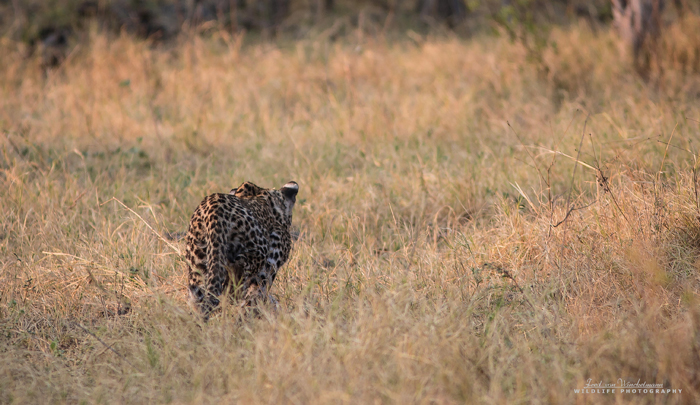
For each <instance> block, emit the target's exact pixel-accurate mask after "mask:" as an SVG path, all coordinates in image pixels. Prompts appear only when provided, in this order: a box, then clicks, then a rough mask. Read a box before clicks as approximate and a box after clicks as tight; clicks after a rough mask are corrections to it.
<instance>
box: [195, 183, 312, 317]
mask: <svg viewBox="0 0 700 405" xmlns="http://www.w3.org/2000/svg"><path fill="white" fill-rule="evenodd" d="M298 192H299V185H298V184H297V182H295V181H289V182H287V183H286V184H285V185H284V186H282V187H280V188H279V189H274V188H270V189H268V188H262V187H259V186H257V185H255V184H254V183H251V182H249V181H246V182H244V183H243V184H241V185H240V186H238V187H237V188H234V189H232V190H231V191H230V192H229V193H228V194H223V193H215V194H211V195H209V196H207V197H206V198H204V200H202V202H201V203H200V204H199V206H197V208H196V209H195V211H194V213H193V214H192V218H191V220H190V224H189V228H188V231H187V235H186V237H185V243H186V249H185V259H186V260H185V261H186V263H187V272H188V288H189V296H190V302H191V304H192V305H193V306H194V308H195V309H196V310H197V311H198V312H199V313H200V315H201V316H202V317H203V318H204V319H205V320H208V319H209V316H210V315H211V314H212V313H213V312H214V311H215V310H216V309H217V308H218V307H219V306H220V303H221V299H222V296H225V297H228V298H230V299H231V301H230V302H234V303H237V304H238V305H239V306H241V307H255V306H257V304H260V303H264V302H270V303H272V304H273V305H274V306H275V307H276V306H277V305H278V304H277V301H276V300H275V299H274V297H273V296H272V295H271V294H270V288H271V287H272V283H273V282H274V281H275V276H276V275H277V272H278V271H279V269H280V267H282V266H283V265H284V264H285V263H286V262H287V260H288V259H289V255H290V251H291V247H292V237H291V226H292V210H293V208H294V204H295V203H296V196H297V193H298Z"/></svg>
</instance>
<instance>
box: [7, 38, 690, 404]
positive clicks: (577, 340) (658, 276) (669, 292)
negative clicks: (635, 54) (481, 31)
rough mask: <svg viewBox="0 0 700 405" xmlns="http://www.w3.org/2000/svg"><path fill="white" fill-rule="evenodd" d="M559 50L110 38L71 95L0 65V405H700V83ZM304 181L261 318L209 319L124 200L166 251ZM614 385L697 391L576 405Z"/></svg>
mask: <svg viewBox="0 0 700 405" xmlns="http://www.w3.org/2000/svg"><path fill="white" fill-rule="evenodd" d="M553 35H555V36H556V40H557V50H556V52H551V53H547V54H546V55H544V56H545V58H544V60H545V63H547V64H548V72H549V76H548V77H547V78H543V77H541V75H540V74H539V73H538V71H539V70H538V69H537V68H536V67H533V66H531V65H529V64H528V63H527V61H526V53H525V51H524V50H523V49H522V48H521V47H519V46H518V45H514V44H511V43H509V42H508V41H506V40H504V39H497V38H478V39H475V40H473V41H470V42H463V41H458V40H453V39H440V38H432V39H431V38H428V39H426V40H425V41H424V42H421V43H419V44H418V43H416V41H417V38H414V39H413V40H412V42H409V41H406V42H399V43H395V44H387V43H386V42H384V41H382V40H377V39H371V38H362V42H361V43H354V44H345V45H335V44H330V43H327V42H324V41H317V42H314V41H307V42H299V43H296V44H294V45H288V46H278V47H276V46H272V45H251V46H247V47H244V48H243V49H241V47H240V41H239V40H238V39H237V38H230V37H228V36H226V35H225V34H221V36H220V37H216V38H214V39H210V40H202V39H200V38H196V37H195V38H189V39H185V40H183V41H182V43H181V44H180V45H179V46H178V47H176V48H174V49H172V50H154V49H152V48H151V47H150V46H149V44H148V43H144V42H138V41H134V40H132V39H129V38H125V37H123V38H115V39H111V40H108V39H107V38H105V37H104V36H102V35H98V34H93V35H92V36H91V40H90V43H89V44H85V45H83V47H82V48H80V49H78V50H77V51H76V52H74V53H73V54H72V55H71V56H70V57H69V59H68V61H67V63H66V64H65V65H63V66H62V67H61V68H60V69H59V70H57V71H54V72H50V73H49V74H48V76H44V75H43V73H42V72H41V71H40V70H39V68H38V66H39V62H38V61H36V60H23V59H22V58H20V55H21V53H22V50H21V49H18V45H16V44H14V43H8V42H5V43H2V44H1V45H0V47H1V48H2V52H3V54H4V55H5V57H3V58H1V59H0V88H1V90H0V92H1V93H0V95H1V97H0V127H1V129H2V130H3V135H2V138H0V139H2V141H1V150H0V152H1V157H0V169H1V171H0V188H1V189H2V190H3V191H2V193H0V215H1V216H2V217H1V218H0V285H1V286H2V287H1V288H0V294H1V296H0V333H1V336H2V337H1V338H0V364H2V366H1V367H0V402H1V403H10V402H11V403H33V402H69V403H75V402H83V401H85V402H88V403H100V402H103V403H122V402H123V403H134V402H135V403H147V402H148V403H150V402H156V403H162V402H175V403H188V402H192V403H202V402H204V403H212V402H222V401H223V402H240V403H373V402H374V403H429V402H438V403H473V402H482V403H573V402H577V403H600V402H642V403H656V402H661V403H693V402H695V401H696V400H697V399H698V398H699V397H700V374H698V370H700V352H699V350H700V308H699V307H698V303H699V301H698V299H699V298H700V297H699V296H698V294H699V293H700V278H699V277H698V274H699V269H700V221H699V220H698V218H699V216H700V211H699V208H698V195H697V192H696V183H695V182H694V180H695V176H694V175H693V174H694V173H695V169H697V166H698V165H697V162H696V158H697V147H698V145H697V142H698V139H699V138H698V134H699V128H700V123H698V121H697V120H698V119H700V107H699V106H700V104H699V103H698V102H697V101H698V89H700V87H698V85H699V84H700V77H698V75H697V73H694V72H692V71H684V70H683V69H684V68H683V67H681V68H675V67H674V66H673V64H671V63H669V64H668V66H667V67H666V68H665V70H664V71H663V72H662V73H660V75H661V76H659V80H658V81H657V82H656V84H651V85H649V84H645V83H644V82H642V81H641V80H639V79H638V78H637V77H636V76H634V75H633V74H631V73H629V71H630V68H629V66H630V64H629V63H628V61H625V60H624V59H623V60H620V58H619V55H618V53H619V48H618V46H617V43H616V40H615V39H614V37H613V36H612V34H610V33H602V34H599V35H598V36H594V35H592V34H591V33H590V32H589V31H588V30H586V29H585V28H575V29H572V30H570V31H555V32H554V33H553ZM676 35H683V32H682V31H677V32H676ZM686 39H687V38H686ZM688 46H695V45H693V44H690V45H688ZM678 52H681V51H678ZM8 56H9V57H8ZM681 77H682V78H683V80H679V78H681ZM664 78H668V79H667V80H666V79H664ZM587 116H588V118H587ZM686 117H687V118H686ZM507 122H509V123H510V125H511V126H512V129H511V128H509V125H508V124H507ZM584 127H585V129H584ZM667 144H668V145H670V146H668V147H667ZM580 145H582V147H581V146H580ZM558 152H562V153H563V154H561V153H558ZM564 154H565V155H564ZM567 156H568V157H567ZM577 157H578V160H579V161H580V162H581V163H580V164H575V160H576V158H577ZM574 173H575V174H574ZM290 179H293V180H296V181H297V182H299V184H300V187H301V190H300V194H299V196H298V205H297V207H296V209H295V216H294V224H295V227H297V228H298V230H299V232H300V237H299V240H298V241H297V242H296V244H295V248H294V252H293V255H292V257H291V259H290V262H289V263H288V264H287V265H286V266H285V267H284V268H283V270H282V272H281V274H280V275H279V276H278V281H277V282H276V284H275V286H274V288H273V292H274V293H275V294H276V295H277V297H278V298H279V300H280V303H281V308H280V310H279V312H278V313H267V312H266V313H265V315H264V316H262V317H261V318H259V319H243V320H240V318H239V317H237V316H236V315H235V314H232V313H231V309H230V308H231V307H228V309H227V308H226V307H225V308H224V311H223V313H221V314H220V315H218V316H215V317H214V318H213V319H212V320H211V321H210V322H209V323H208V324H202V323H201V322H200V321H198V319H197V318H196V317H195V316H193V315H192V313H191V311H190V309H189V308H188V306H187V303H186V300H185V298H186V292H185V289H186V287H185V277H184V273H185V269H184V266H183V263H182V260H181V259H180V258H179V257H178V255H177V254H176V253H174V249H172V248H170V247H169V246H168V245H167V244H166V243H164V241H162V240H161V239H160V238H158V236H156V235H155V234H154V233H152V232H151V231H150V230H149V228H148V227H147V226H146V224H144V222H143V221H142V220H141V219H139V218H138V217H137V216H136V215H134V214H133V213H132V212H130V211H128V210H126V209H124V208H123V207H122V206H121V205H119V204H118V203H117V202H115V201H109V200H110V199H112V197H116V198H117V199H119V200H120V201H123V202H124V203H125V204H126V205H127V206H129V207H131V208H133V210H134V212H135V213H138V215H140V216H141V217H142V218H143V220H144V221H146V222H147V223H148V224H149V225H150V226H152V227H153V228H154V229H156V230H157V231H158V232H160V233H162V234H166V233H168V232H182V231H184V230H185V229H186V227H187V223H188V219H189V216H190V215H191V212H192V211H193V209H194V207H195V206H196V205H197V204H198V203H199V201H200V200H201V199H202V198H203V197H204V196H205V195H207V194H209V193H212V192H217V191H227V190H229V189H230V188H231V187H233V186H236V185H238V184H239V183H241V182H242V181H244V180H252V181H255V182H256V183H258V184H260V185H263V186H280V185H281V184H283V183H284V182H285V181H287V180H290ZM572 209H573V210H572ZM567 212H570V214H569V215H568V217H567V219H566V221H564V222H562V223H561V224H560V225H559V226H557V227H553V226H552V225H554V224H557V223H558V222H560V221H561V220H562V219H563V218H565V216H566V214H567ZM176 245H177V246H175V247H176V248H180V249H181V242H176ZM618 378H623V379H626V380H627V381H635V382H636V381H637V380H638V379H639V380H641V381H642V382H644V381H646V382H649V383H661V384H663V385H664V387H665V388H674V389H682V390H683V391H682V394H667V395H663V394H658V395H646V396H645V395H639V394H619V393H618V394H614V395H613V394H609V395H600V394H597V395H592V394H588V395H585V396H583V395H582V394H576V393H575V392H574V389H576V388H581V387H583V386H584V384H585V381H587V380H588V379H592V380H593V381H594V382H598V381H603V382H607V383H614V382H616V381H617V379H618Z"/></svg>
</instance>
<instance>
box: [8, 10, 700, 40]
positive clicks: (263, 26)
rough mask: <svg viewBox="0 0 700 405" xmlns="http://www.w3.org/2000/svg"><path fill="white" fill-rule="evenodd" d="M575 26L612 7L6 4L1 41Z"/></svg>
mask: <svg viewBox="0 0 700 405" xmlns="http://www.w3.org/2000/svg"><path fill="white" fill-rule="evenodd" d="M689 1H691V2H692V0H689ZM690 7H691V8H692V6H690ZM695 8H697V7H695ZM577 19H586V20H588V21H589V22H590V23H591V25H592V26H593V27H594V29H595V28H597V27H598V26H599V25H601V24H607V23H608V22H609V21H610V20H611V19H612V10H611V3H610V1H606V0H592V1H585V0H512V1H509V0H357V1H351V0H22V1H20V0H0V34H2V35H3V36H4V37H9V38H11V39H14V40H18V41H23V42H26V43H27V44H29V45H30V47H31V48H35V47H36V46H37V45H39V44H43V45H44V46H53V47H69V46H70V45H71V44H72V43H75V42H77V41H79V39H80V37H81V34H82V33H84V32H86V31H87V30H88V29H89V28H90V27H91V26H97V27H99V28H101V29H103V30H105V31H109V32H114V33H119V32H121V31H126V32H128V33H130V34H133V35H136V36H139V37H143V38H149V39H151V40H153V41H167V40H169V39H173V38H175V37H177V36H178V35H179V34H181V33H182V32H187V31H191V30H197V31H198V32H200V33H202V32H206V31H207V30H212V29H219V30H220V29H226V30H230V31H232V32H240V31H243V30H245V31H246V32H248V33H259V34H260V35H261V36H263V37H270V36H280V34H282V35H284V37H285V38H292V39H301V38H304V37H306V36H308V35H310V34H313V33H314V32H319V31H322V32H325V33H326V34H327V35H328V36H329V37H330V38H331V39H335V38H338V37H342V36H343V35H344V34H348V33H350V32H353V31H354V30H356V29H358V28H360V29H362V30H366V31H368V32H370V33H372V32H375V33H376V32H382V33H384V34H387V33H389V34H390V33H396V32H402V33H405V32H406V31H407V30H409V29H410V30H413V31H416V32H419V33H420V32H425V31H427V30H433V31H439V32H440V31H449V32H450V33H454V34H456V35H460V36H469V35H472V34H474V33H476V32H480V31H481V32H483V31H484V30H493V29H494V28H497V27H498V26H509V25H512V24H518V25H519V26H525V27H527V28H528V29H529V30H531V31H534V30H535V28H536V27H538V26H542V25H548V24H567V23H569V22H571V21H574V20H577Z"/></svg>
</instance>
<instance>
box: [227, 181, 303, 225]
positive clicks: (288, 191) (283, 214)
mask: <svg viewBox="0 0 700 405" xmlns="http://www.w3.org/2000/svg"><path fill="white" fill-rule="evenodd" d="M298 192H299V185H298V184H297V182H295V181H290V182H288V183H287V184H285V185H284V186H282V187H281V188H280V189H279V190H277V189H274V188H262V187H258V186H256V185H255V184H253V183H251V182H248V181H247V182H245V183H243V184H241V185H240V186H238V188H234V189H233V190H231V193H230V194H233V195H235V196H236V197H238V198H240V199H242V200H254V199H255V200H258V199H259V200H263V199H264V200H267V201H268V202H269V204H270V206H271V207H272V210H273V212H274V213H275V216H276V217H277V218H278V220H279V221H280V222H282V223H283V224H285V225H286V226H288V227H289V226H291V225H292V209H293V208H294V203H295V202H296V197H297V193H298Z"/></svg>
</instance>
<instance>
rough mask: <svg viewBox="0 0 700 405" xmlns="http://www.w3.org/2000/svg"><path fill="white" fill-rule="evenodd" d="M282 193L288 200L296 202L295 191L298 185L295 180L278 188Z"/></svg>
mask: <svg viewBox="0 0 700 405" xmlns="http://www.w3.org/2000/svg"><path fill="white" fill-rule="evenodd" d="M280 191H281V192H282V195H284V196H285V198H287V199H288V200H289V201H291V202H296V199H297V193H298V192H299V185H298V184H297V182H296V181H290V182H288V183H287V184H285V185H284V186H282V188H281V189H280Z"/></svg>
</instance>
